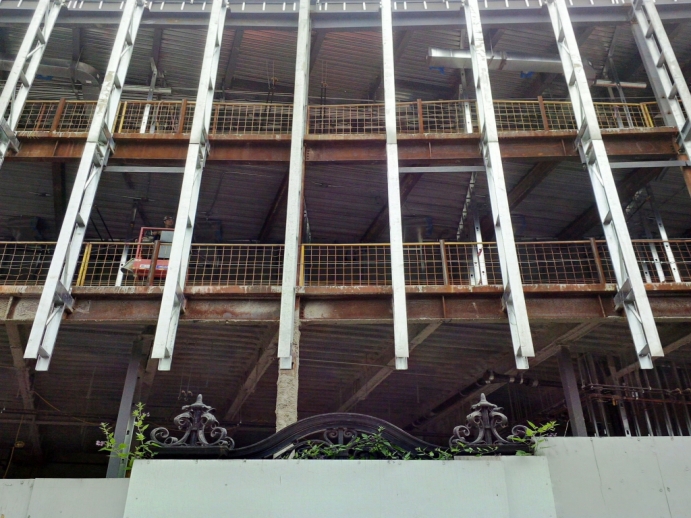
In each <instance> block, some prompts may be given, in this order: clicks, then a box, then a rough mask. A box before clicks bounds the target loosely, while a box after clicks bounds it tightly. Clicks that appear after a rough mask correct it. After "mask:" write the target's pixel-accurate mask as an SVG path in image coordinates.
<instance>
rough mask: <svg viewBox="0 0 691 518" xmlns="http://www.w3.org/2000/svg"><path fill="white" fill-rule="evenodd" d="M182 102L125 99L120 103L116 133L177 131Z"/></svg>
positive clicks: (168, 132)
mask: <svg viewBox="0 0 691 518" xmlns="http://www.w3.org/2000/svg"><path fill="white" fill-rule="evenodd" d="M181 110H182V103H181V102H175V101H156V102H145V101H126V102H123V103H120V109H119V111H118V117H117V119H116V120H117V126H116V132H117V133H160V134H170V133H178V131H179V129H180V115H181Z"/></svg>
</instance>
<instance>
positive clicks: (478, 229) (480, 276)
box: [473, 207, 487, 286]
mask: <svg viewBox="0 0 691 518" xmlns="http://www.w3.org/2000/svg"><path fill="white" fill-rule="evenodd" d="M473 227H474V230H475V246H474V247H473V265H476V267H475V270H476V272H475V279H476V283H477V284H481V285H483V286H487V265H486V264H485V246H484V245H483V244H482V226H481V225H480V215H479V214H478V212H477V207H473Z"/></svg>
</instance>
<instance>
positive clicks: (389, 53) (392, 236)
mask: <svg viewBox="0 0 691 518" xmlns="http://www.w3.org/2000/svg"><path fill="white" fill-rule="evenodd" d="M381 33H382V50H383V56H384V73H383V82H384V112H385V122H386V182H387V185H388V193H389V241H390V245H391V285H392V288H393V328H394V350H395V354H396V369H399V370H403V369H407V368H408V356H409V352H408V312H407V309H406V300H405V270H404V264H403V261H404V260H403V229H402V218H401V186H400V180H399V177H398V142H397V140H396V87H395V81H394V49H393V29H392V15H391V0H382V2H381Z"/></svg>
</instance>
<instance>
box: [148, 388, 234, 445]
mask: <svg viewBox="0 0 691 518" xmlns="http://www.w3.org/2000/svg"><path fill="white" fill-rule="evenodd" d="M182 410H184V412H183V413H182V414H180V415H178V416H176V417H175V419H173V422H174V423H175V424H176V425H177V427H178V430H181V431H182V432H183V436H182V437H179V438H178V437H172V436H171V435H170V432H169V431H168V429H167V428H164V427H159V428H156V429H154V430H152V431H151V442H152V443H154V444H157V445H158V446H161V447H163V448H177V447H194V446H197V447H213V446H216V447H223V448H226V449H229V450H230V449H233V448H234V447H235V443H234V441H233V439H231V438H230V437H228V432H227V430H226V429H225V428H222V427H221V426H219V423H218V419H216V416H215V415H213V413H212V412H214V409H213V408H211V407H210V406H209V405H205V404H204V402H203V401H202V395H201V394H199V395H198V396H197V401H195V402H194V403H193V404H191V405H185V406H183V407H182ZM207 434H208V438H207Z"/></svg>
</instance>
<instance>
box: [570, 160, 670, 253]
mask: <svg viewBox="0 0 691 518" xmlns="http://www.w3.org/2000/svg"><path fill="white" fill-rule="evenodd" d="M662 171H663V169H660V168H657V169H647V168H645V169H636V170H635V171H633V172H631V173H630V174H629V175H628V176H627V177H626V178H624V179H623V180H622V181H620V182H618V183H617V192H618V193H619V201H620V202H621V203H620V204H621V205H624V206H625V205H628V204H629V202H630V201H631V200H632V199H633V198H634V196H635V195H636V193H637V192H638V191H639V190H640V189H643V188H644V187H645V186H646V185H648V184H649V183H650V182H651V181H652V180H654V179H655V178H656V177H657V176H659V175H660V173H661V172H662ZM600 223H601V221H600V214H599V208H598V205H597V203H595V204H594V205H592V206H590V207H589V208H588V209H587V210H585V211H584V212H583V213H581V215H580V216H578V217H577V218H576V219H575V220H574V221H572V222H571V223H569V224H568V225H567V226H566V227H564V229H563V230H562V231H561V232H559V234H558V236H557V237H558V238H559V239H560V240H564V241H572V240H575V239H583V236H584V235H585V234H586V233H587V232H588V231H589V230H590V229H592V228H593V227H594V226H596V225H599V224H600Z"/></svg>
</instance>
